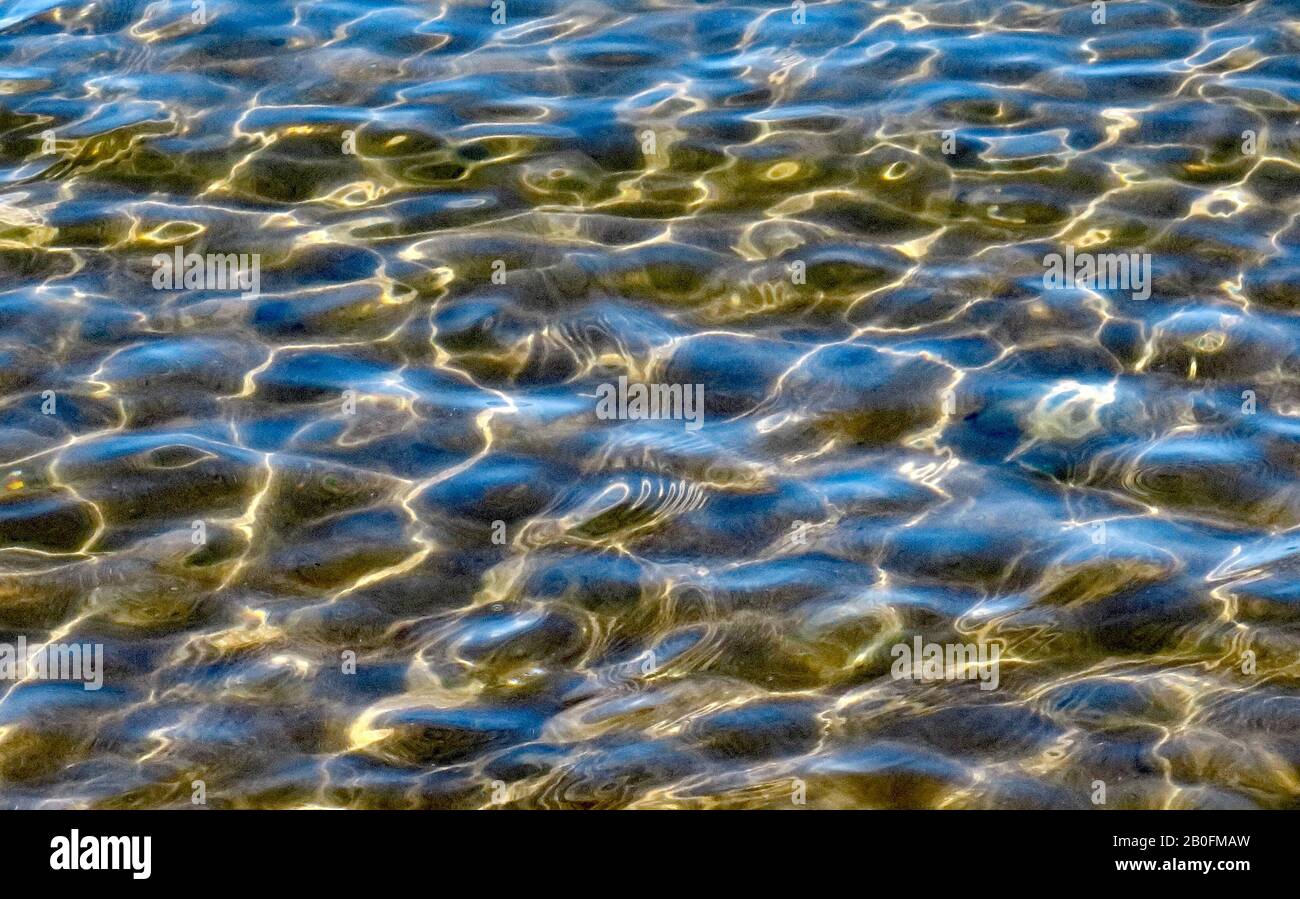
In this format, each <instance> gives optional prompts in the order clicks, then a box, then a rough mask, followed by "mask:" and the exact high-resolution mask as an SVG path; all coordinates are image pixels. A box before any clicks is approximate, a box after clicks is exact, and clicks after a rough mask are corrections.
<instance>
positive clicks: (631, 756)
mask: <svg viewBox="0 0 1300 899" xmlns="http://www.w3.org/2000/svg"><path fill="white" fill-rule="evenodd" d="M182 6H186V7H188V4H184V5H182V4H166V3H162V4H154V3H143V2H135V0H113V2H107V3H92V4H84V5H75V6H74V5H73V4H68V3H59V2H27V3H20V4H17V5H16V6H14V7H12V8H11V9H10V10H8V11H7V12H0V54H2V57H0V59H2V60H3V61H2V62H0V268H2V269H3V273H4V275H5V276H6V277H5V286H4V288H3V295H2V296H0V411H2V412H3V416H4V419H3V422H0V458H2V459H3V461H2V462H0V476H2V480H0V642H6V643H12V642H13V641H15V640H16V639H17V638H18V636H19V635H24V636H25V637H26V639H27V640H28V641H29V642H30V643H31V644H32V645H35V646H47V645H54V644H60V643H74V642H75V643H100V644H103V646H104V651H105V653H104V654H105V664H106V671H105V678H104V680H105V686H104V689H103V690H101V691H88V690H83V689H82V688H81V686H80V685H79V684H68V683H58V682H51V681H43V680H42V679H40V678H33V677H27V678H15V679H12V680H11V682H8V683H3V684H0V691H2V692H0V803H3V804H4V805H6V806H51V807H66V806H75V807H83V806H86V807H155V806H169V807H170V806H174V807H183V806H188V805H190V804H192V796H193V790H194V784H195V782H196V781H199V780H201V781H203V783H204V785H205V789H206V796H207V802H208V804H210V805H214V806H222V807H277V808H281V807H283V808H297V807H358V808H370V807H401V808H425V807H458V808H486V807H528V808H532V807H545V808H559V807H565V808H567V807H575V808H625V807H626V808H662V807H674V808H737V807H774V808H785V807H827V808H830V807H855V808H857V807H866V808H878V807H925V808H984V807H993V808H1041V807H1082V808H1088V807H1093V806H1095V805H1097V804H1099V803H1098V802H1097V799H1096V796H1097V792H1098V787H1097V785H1098V783H1101V784H1103V785H1104V787H1105V794H1106V797H1107V798H1106V799H1105V802H1104V805H1105V806H1106V807H1112V808H1114V807H1152V808H1182V807H1269V808H1278V807H1294V806H1295V805H1296V803H1297V796H1300V783H1298V778H1300V774H1298V773H1297V768H1298V765H1300V694H1298V693H1297V689H1296V688H1297V677H1300V631H1298V630H1297V624H1298V621H1300V619H1298V618H1297V613H1296V601H1297V597H1296V593H1295V576H1294V575H1295V572H1296V569H1297V564H1298V560H1300V538H1298V537H1296V536H1295V529H1296V527H1297V525H1298V524H1300V491H1298V490H1297V486H1296V478H1295V474H1296V471H1297V469H1298V468H1300V452H1297V439H1298V438H1300V430H1297V425H1296V418H1297V416H1300V395H1298V392H1297V390H1296V378H1295V371H1296V366H1295V363H1296V359H1297V352H1298V349H1300V348H1298V347H1297V340H1298V338H1300V329H1297V327H1296V325H1295V322H1294V310H1295V307H1296V300H1297V297H1298V296H1300V293H1298V292H1297V279H1296V272H1297V270H1300V269H1298V256H1297V241H1298V237H1300V233H1298V232H1297V212H1298V211H1300V207H1298V206H1297V197H1298V196H1300V172H1298V171H1297V169H1298V167H1300V155H1298V153H1297V147H1300V142H1298V140H1297V131H1296V127H1297V125H1296V122H1297V118H1296V113H1297V103H1300V90H1298V89H1297V85H1298V84H1300V71H1297V69H1296V63H1295V60H1296V59H1297V58H1300V47H1298V46H1297V41H1298V40H1300V34H1298V33H1297V31H1296V29H1295V27H1294V23H1291V22H1289V21H1288V20H1287V12H1288V10H1287V9H1286V8H1285V6H1284V4H1267V3H1255V4H1242V3H1232V2H1228V0H1217V2H1208V0H1206V2H1195V0H1186V2H1177V3H1175V2H1167V3H1166V2H1152V3H1142V4H1109V5H1108V16H1109V18H1108V20H1107V22H1106V23H1104V24H1099V23H1096V22H1094V21H1092V19H1091V16H1092V14H1093V10H1092V8H1091V7H1090V6H1088V5H1078V4H1069V3H1055V2H1049V3H1033V4H1015V5H1011V6H1006V5H1002V4H985V3H981V2H977V0H955V2H946V3H911V4H900V3H885V2H878V3H862V4H845V3H814V4H809V5H808V6H807V7H806V9H805V10H804V12H805V13H806V21H803V22H800V21H798V14H797V11H795V10H793V9H792V8H787V7H771V6H763V7H756V6H744V5H727V4H723V3H686V2H670V0H660V2H653V3H650V2H645V3H637V4H604V3H596V2H583V3H559V2H554V3H551V2H524V0H511V2H509V3H508V4H507V20H506V22H505V23H504V24H494V23H493V22H492V21H491V18H490V16H491V12H490V10H489V9H488V8H487V6H486V5H483V4H470V3H424V2H421V3H393V4H387V5H383V4H381V5H367V4H360V3H350V2H338V3H328V4H312V3H300V4H291V3H283V4H274V3H265V4H264V3H248V2H229V3H220V4H217V3H214V4H210V10H211V19H210V20H209V21H207V22H205V23H196V22H195V21H193V20H192V19H191V18H190V11H189V10H188V8H185V9H183V8H182ZM1247 134H1249V135H1252V137H1250V138H1249V139H1247V137H1246V135H1247ZM1256 142H1257V143H1256ZM1247 147H1250V149H1249V151H1248V150H1247ZM177 247H181V248H182V252H183V253H185V252H196V253H199V254H205V253H220V254H241V253H243V254H253V253H255V254H259V259H260V277H261V283H260V288H259V290H258V291H257V292H256V294H255V295H252V294H245V295H241V293H240V292H238V291H233V290H212V289H191V290H178V291H160V290H154V289H153V288H152V286H151V278H152V276H153V274H154V268H155V265H154V264H153V263H152V260H153V258H154V256H155V254H159V253H162V254H163V255H164V256H166V255H167V254H170V253H172V252H173V251H174V249H175V248H177ZM1066 247H1071V248H1072V252H1077V253H1085V252H1086V253H1124V254H1129V253H1134V254H1144V253H1145V254H1150V257H1151V259H1152V260H1153V262H1152V275H1151V284H1150V287H1151V289H1152V290H1151V296H1150V298H1149V299H1145V300H1137V299H1134V298H1133V296H1132V295H1130V294H1129V293H1128V292H1126V291H1123V290H1114V289H1107V288H1106V287H1104V286H1103V287H1099V288H1089V287H1082V286H1079V287H1072V288H1069V289H1063V290H1048V289H1045V285H1044V280H1043V279H1044V266H1045V256H1046V255H1047V254H1051V253H1060V252H1064V250H1065V248H1066ZM620 377H623V378H626V380H627V381H628V382H630V383H636V384H684V385H693V384H702V385H703V390H704V398H705V399H704V417H703V422H702V425H703V426H702V427H701V428H699V429H698V430H694V429H692V428H688V427H685V426H684V422H683V421H680V420H660V421H638V420H603V419H602V418H600V417H599V416H598V415H597V414H596V408H597V405H596V403H597V399H596V398H597V394H598V389H599V387H600V385H602V384H612V383H615V382H617V381H618V379H619V378H620ZM1247 395H1249V399H1247ZM196 535H197V537H196ZM916 638H921V639H923V640H924V641H926V642H929V643H937V644H975V645H988V644H991V643H996V644H997V645H998V646H999V647H1000V648H1001V655H1000V661H999V669H998V683H997V687H996V689H989V690H985V689H981V685H980V683H978V682H976V681H974V680H940V681H932V682H931V681H920V680H911V679H898V678H895V677H893V676H892V675H891V671H892V667H893V666H892V663H893V657H892V655H891V653H892V650H893V648H894V647H896V646H898V645H900V644H902V645H908V644H911V643H912V641H913V640H914V639H916Z"/></svg>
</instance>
